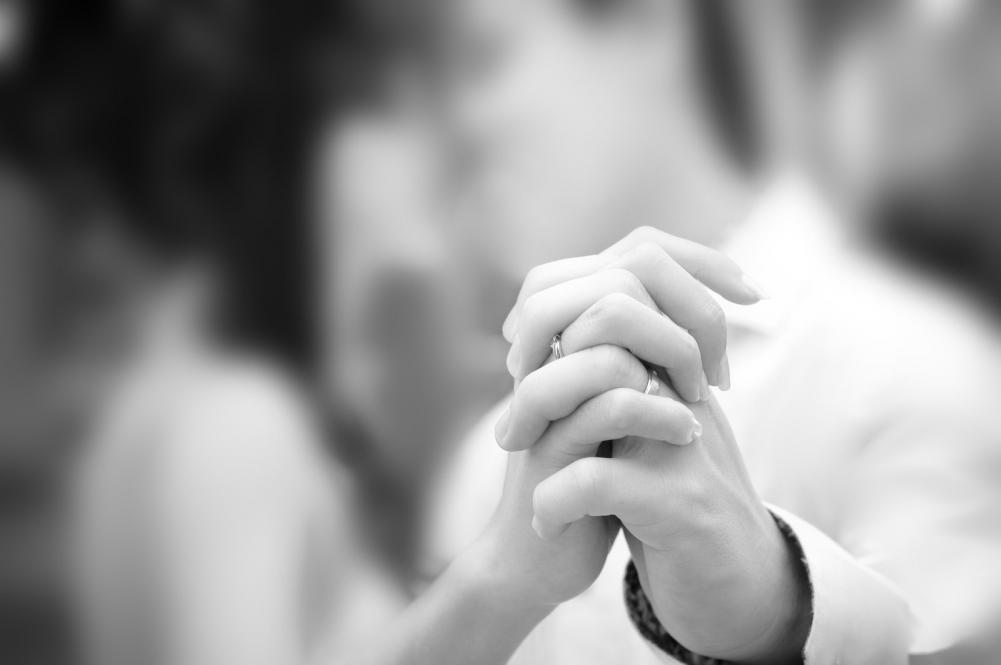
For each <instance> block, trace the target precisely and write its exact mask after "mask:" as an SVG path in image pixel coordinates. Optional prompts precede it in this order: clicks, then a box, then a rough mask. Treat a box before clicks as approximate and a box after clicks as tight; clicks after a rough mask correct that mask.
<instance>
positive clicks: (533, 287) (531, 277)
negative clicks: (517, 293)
mask: <svg viewBox="0 0 1001 665" xmlns="http://www.w3.org/2000/svg"><path fill="white" fill-rule="evenodd" d="M544 274H545V266H542V265H539V266H535V267H534V268H532V269H531V270H529V271H528V273H526V274H525V281H524V283H523V284H522V289H524V290H525V291H526V292H528V293H534V292H535V291H537V290H538V287H539V285H540V284H542V282H543V279H544Z"/></svg>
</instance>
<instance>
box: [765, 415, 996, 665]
mask: <svg viewBox="0 0 1001 665" xmlns="http://www.w3.org/2000/svg"><path fill="white" fill-rule="evenodd" d="M956 397H957V396H955V395H950V396H943V398H942V399H941V400H939V401H938V403H937V404H928V405H927V407H926V408H925V409H923V410H922V411H916V410H914V409H913V408H912V409H908V413H909V416H908V417H906V418H904V417H899V418H894V419H892V420H891V422H892V424H890V425H888V426H887V427H885V428H884V429H883V431H881V432H878V433H876V434H875V436H874V437H873V439H872V440H870V441H869V442H867V443H866V444H865V445H864V446H860V448H859V450H858V451H857V457H856V463H855V464H854V465H853V468H852V469H851V471H850V475H848V476H847V477H845V478H844V484H843V487H842V489H843V491H842V492H840V493H839V496H838V497H836V499H837V500H839V501H840V502H841V503H842V506H841V509H840V510H839V511H838V512H839V524H838V525H837V527H836V529H835V530H833V531H832V532H831V533H823V532H821V531H820V530H819V529H817V528H816V527H814V526H813V525H811V524H808V523H807V522H805V521H804V520H802V519H799V518H798V517H797V516H795V515H794V514H790V513H789V512H787V511H783V510H782V509H781V508H773V512H774V513H775V514H776V515H777V516H779V517H780V518H781V519H783V520H784V521H786V523H787V524H788V525H789V526H790V527H791V529H792V531H793V532H794V533H795V535H796V538H797V539H798V540H799V544H800V546H801V547H802V550H803V553H804V559H805V564H806V567H807V571H808V575H809V580H810V584H811V587H812V593H813V623H812V628H811V631H810V635H809V639H808V641H807V645H806V650H805V661H806V663H808V664H810V665H812V664H816V665H827V664H829V663H832V664H833V663H845V664H847V665H867V664H869V663H873V664H882V663H885V664H891V663H908V662H910V663H917V662H922V663H924V662H929V663H936V664H939V665H952V664H957V665H958V664H960V663H966V662H980V661H979V660H973V661H971V660H970V659H971V658H973V657H975V656H974V654H983V655H984V656H985V657H986V656H987V654H991V655H993V656H996V653H997V651H996V650H997V649H998V647H999V646H1001V645H999V644H998V643H997V640H996V639H995V638H992V636H994V635H997V634H998V633H999V628H1001V564H999V563H998V553H999V552H1001V482H999V480H1001V436H999V434H998V432H997V425H996V423H995V422H993V421H995V420H996V418H993V417H992V415H993V414H991V413H990V412H988V411H985V409H984V408H983V407H984V404H983V401H982V400H978V399H976V396H971V397H970V398H969V399H963V398H962V397H961V396H960V399H958V400H957V399H956ZM959 401H965V402H966V404H965V405H963V406H962V407H958V406H957V402H959ZM977 401H979V402H980V410H979V412H978V411H977V410H976V407H974V404H973V403H974V402H977ZM912 406H913V405H912ZM966 407H970V408H966ZM992 640H993V641H994V643H993V644H992V643H991V641H992ZM985 662H986V661H985Z"/></svg>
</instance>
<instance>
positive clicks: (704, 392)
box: [699, 374, 710, 402]
mask: <svg viewBox="0 0 1001 665" xmlns="http://www.w3.org/2000/svg"><path fill="white" fill-rule="evenodd" d="M709 394H710V393H709V379H707V378H706V375H705V374H703V375H702V384H701V385H700V386H699V401H700V402H705V401H706V400H708V399H709Z"/></svg>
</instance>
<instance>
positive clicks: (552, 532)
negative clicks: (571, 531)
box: [532, 515, 570, 540]
mask: <svg viewBox="0 0 1001 665" xmlns="http://www.w3.org/2000/svg"><path fill="white" fill-rule="evenodd" d="M568 528H570V525H569V524H564V525H561V526H557V527H552V526H546V525H545V524H544V523H543V522H542V521H540V520H539V518H538V517H536V516H535V515H533V516H532V530H533V531H535V533H536V535H538V536H539V538H542V539H543V540H552V539H553V538H556V537H557V536H560V535H562V533H563V532H564V531H566V530H567V529H568Z"/></svg>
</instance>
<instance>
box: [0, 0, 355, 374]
mask: <svg viewBox="0 0 1001 665" xmlns="http://www.w3.org/2000/svg"><path fill="white" fill-rule="evenodd" d="M28 10H29V34H28V40H27V49H26V53H24V54H23V55H24V57H23V58H22V59H21V63H20V67H19V68H18V69H17V70H16V71H15V72H13V74H11V75H10V76H9V77H8V79H7V80H6V81H4V85H3V110H2V111H0V140H2V141H3V146H2V149H3V151H4V152H3V155H2V157H3V158H4V159H8V160H13V161H14V162H15V165H16V166H17V167H19V168H22V169H25V170H27V171H28V172H29V173H31V174H32V175H33V176H34V177H36V178H38V179H39V180H40V181H42V182H43V183H44V186H45V188H46V193H47V195H51V196H54V197H61V199H62V200H64V201H65V202H67V204H70V205H72V206H75V207H76V209H75V212H76V213H77V214H76V215H75V216H79V208H80V207H81V206H82V207H86V206H103V207H105V208H107V209H110V210H113V211H114V212H115V213H116V215H115V218H116V220H118V221H117V222H116V223H117V224H119V227H120V230H122V231H124V232H125V233H127V234H129V235H130V236H132V237H134V238H136V239H138V240H139V241H140V242H141V243H142V245H143V246H144V247H145V248H146V249H149V250H152V251H153V252H154V253H155V254H156V255H158V256H161V257H164V258H167V259H171V258H181V257H185V256H189V255H207V256H209V257H210V259H211V260H212V262H213V263H214V264H216V265H217V266H218V267H219V268H220V272H221V274H222V276H223V282H224V287H225V289H226V291H225V293H226V302H227V305H228V310H227V314H228V315H229V318H230V320H231V321H232V322H233V326H232V327H233V328H234V329H235V330H236V331H238V333H239V334H241V336H243V337H245V338H246V339H247V341H251V342H253V343H255V344H258V345H262V346H266V347H268V349H269V350H271V351H273V352H276V353H279V354H281V355H282V356H283V357H285V358H286V359H287V360H290V361H293V362H297V363H303V362H305V361H307V359H308V357H309V355H310V353H311V349H312V346H313V344H312V340H311V331H312V328H313V326H312V324H311V321H310V311H311V309H312V305H313V297H314V293H313V291H312V288H311V285H312V282H313V279H312V278H313V275H312V269H311V263H312V261H311V259H312V257H311V253H312V252H311V246H312V244H311V240H310V230H309V224H308V220H307V213H308V210H307V207H308V192H307V189H306V188H307V186H308V184H309V183H308V177H307V176H308V168H309V160H310V154H309V150H310V142H311V141H310V139H312V138H313V137H314V135H315V130H316V128H317V124H318V122H320V121H321V120H322V119H323V117H324V115H325V113H326V110H327V108H328V106H329V105H331V104H335V103H336V93H337V91H336V90H332V89H330V88H329V87H327V86H325V81H326V80H327V79H326V77H325V76H324V75H325V74H326V72H327V70H326V68H325V64H326V63H328V62H330V61H331V58H333V57H336V55H337V53H336V52H335V51H336V48H337V47H338V45H340V44H342V43H344V42H345V41H346V40H341V39H339V37H340V36H342V35H350V34H352V31H351V21H350V20H349V19H348V17H347V15H346V12H347V9H346V4H345V3H342V2H328V1H320V0H281V1H280V2H270V1H268V0H258V1H253V2H226V1H224V0H205V1H202V2H197V1H193V0H192V1H177V2H169V1H167V0H148V1H146V2H126V1H124V0H118V1H115V0H104V1H91V2H66V1H65V0H42V1H37V2H33V3H29V5H28Z"/></svg>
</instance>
